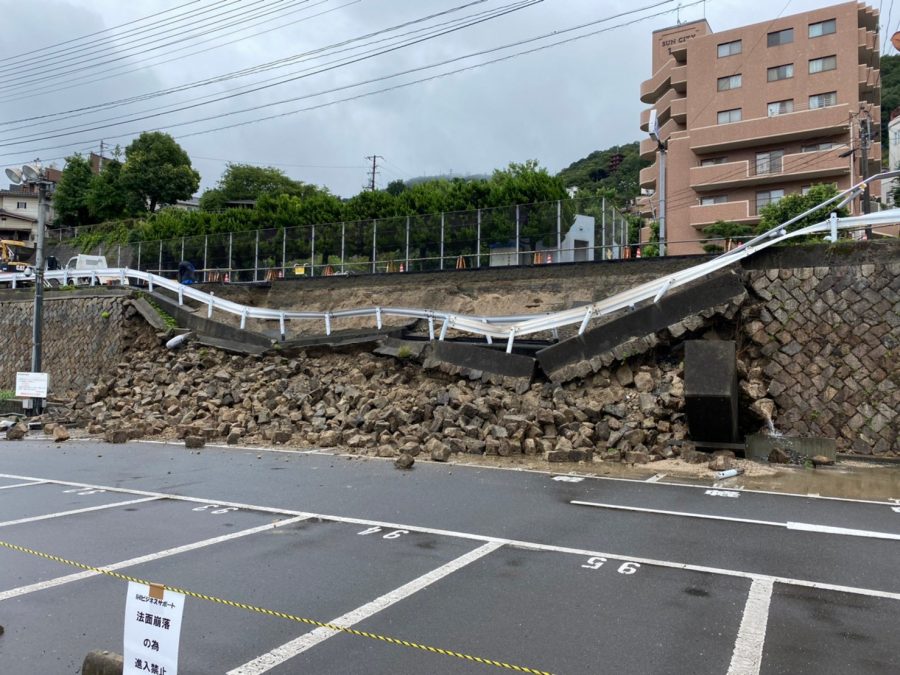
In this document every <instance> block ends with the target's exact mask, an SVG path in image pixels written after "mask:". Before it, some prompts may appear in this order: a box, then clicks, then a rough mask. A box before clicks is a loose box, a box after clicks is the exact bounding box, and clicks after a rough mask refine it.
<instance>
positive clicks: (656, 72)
mask: <svg viewBox="0 0 900 675" xmlns="http://www.w3.org/2000/svg"><path fill="white" fill-rule="evenodd" d="M652 48H653V66H652V67H653V76H652V77H651V78H650V79H649V80H646V81H645V82H643V83H642V84H641V92H640V96H641V101H642V102H643V103H646V104H648V105H649V106H650V107H649V108H648V109H646V110H644V111H643V113H642V114H641V120H640V126H641V129H642V130H644V131H645V132H646V131H647V130H648V124H649V122H650V119H651V110H654V109H655V111H656V119H657V122H658V125H659V139H660V142H661V143H663V144H665V146H666V168H667V170H666V199H665V202H666V235H667V236H666V239H667V240H668V242H669V244H668V250H667V253H668V254H669V255H677V254H686V253H699V252H701V251H702V242H700V241H699V240H700V239H701V238H702V237H703V236H704V235H703V228H704V227H707V226H709V225H711V224H713V223H715V222H716V221H718V220H725V221H731V222H737V223H744V224H748V225H753V224H757V223H758V222H759V210H760V209H761V208H762V207H763V206H765V205H766V204H768V203H771V202H773V201H777V200H779V199H781V198H782V197H783V196H785V195H787V194H791V193H795V192H802V191H804V190H807V189H809V187H810V186H812V185H815V184H817V183H834V184H837V186H838V187H839V188H846V187H849V186H850V185H851V184H852V183H853V182H855V181H858V180H859V177H860V176H861V175H862V172H863V170H865V171H867V175H872V174H874V173H877V172H878V171H880V170H881V143H880V142H878V138H879V134H878V128H879V127H878V125H879V124H880V122H881V86H880V79H879V75H880V73H879V35H878V11H877V10H876V9H874V8H872V7H868V6H866V5H864V4H862V3H857V2H848V3H843V4H839V5H833V6H831V7H825V8H822V9H817V10H813V11H810V12H804V13H802V14H795V15H793V16H786V17H781V18H777V19H772V20H769V21H765V22H762V23H757V24H753V25H750V26H744V27H741V28H735V29H732V30H728V31H723V32H719V33H714V32H713V31H712V30H711V28H710V26H709V24H708V23H707V22H706V21H705V20H701V21H695V22H693V23H686V24H681V25H678V26H673V27H671V28H666V29H663V30H658V31H655V32H654V33H653V46H652ZM867 128H868V129H870V130H871V135H870V136H869V137H870V138H871V139H872V140H871V141H870V142H869V143H868V147H867V151H868V158H869V161H868V166H867V167H863V163H862V152H861V145H860V141H861V138H860V130H861V129H862V133H863V134H865V133H866V129H867ZM659 155H660V149H659V144H658V143H657V141H655V140H653V139H650V138H647V139H646V140H644V141H642V143H641V156H642V157H643V158H645V159H649V160H651V161H653V162H654V163H653V165H651V166H649V167H647V168H646V169H644V170H643V171H642V172H641V176H640V184H641V188H642V189H643V190H644V191H645V192H646V193H647V194H649V196H648V197H645V198H644V199H642V200H640V201H639V206H640V208H641V212H642V215H644V216H646V217H648V218H657V217H658V209H659V201H660V200H659V197H660V195H659V191H658V190H657V187H658V180H659V165H660V161H659V159H660V158H659ZM877 189H878V188H877V186H876V187H875V188H873V191H872V192H873V194H878V192H877ZM858 208H859V205H858V204H857V205H854V209H858Z"/></svg>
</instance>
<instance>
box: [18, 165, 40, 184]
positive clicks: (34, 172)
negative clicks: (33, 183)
mask: <svg viewBox="0 0 900 675" xmlns="http://www.w3.org/2000/svg"><path fill="white" fill-rule="evenodd" d="M22 173H24V174H25V177H26V178H27V179H28V180H39V179H40V177H41V165H40V164H26V165H25V166H23V167H22Z"/></svg>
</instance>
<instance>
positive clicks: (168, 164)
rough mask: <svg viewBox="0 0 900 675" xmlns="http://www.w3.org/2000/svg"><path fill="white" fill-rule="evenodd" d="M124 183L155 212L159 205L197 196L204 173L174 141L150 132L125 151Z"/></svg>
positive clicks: (143, 134) (160, 133)
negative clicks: (195, 193)
mask: <svg viewBox="0 0 900 675" xmlns="http://www.w3.org/2000/svg"><path fill="white" fill-rule="evenodd" d="M121 183H122V186H123V187H124V188H125V189H126V190H128V191H129V192H131V193H132V194H134V195H136V196H138V197H139V198H140V200H141V203H142V204H145V205H146V207H145V208H146V210H147V211H149V212H150V213H153V212H155V211H156V208H157V207H158V206H161V205H163V204H172V203H174V202H175V201H177V200H179V199H188V198H189V197H190V196H191V195H193V194H194V192H196V191H197V188H199V187H200V174H199V173H197V172H196V171H195V170H194V169H193V168H192V167H191V159H190V157H188V154H187V153H186V152H185V151H184V150H183V149H182V147H181V146H180V145H178V143H176V142H175V139H174V138H172V137H171V136H170V135H169V134H164V133H162V132H159V131H148V132H144V133H142V134H141V135H140V136H138V138H137V139H135V140H134V141H132V143H131V145H129V146H128V147H127V148H125V166H124V167H123V168H122V175H121Z"/></svg>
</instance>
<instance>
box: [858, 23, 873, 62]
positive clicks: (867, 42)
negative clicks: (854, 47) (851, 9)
mask: <svg viewBox="0 0 900 675" xmlns="http://www.w3.org/2000/svg"><path fill="white" fill-rule="evenodd" d="M858 46H859V60H860V61H868V60H869V55H870V54H871V53H872V52H874V51H876V50H877V49H878V33H876V32H875V31H874V30H866V29H865V28H863V27H862V26H860V27H859V40H858Z"/></svg>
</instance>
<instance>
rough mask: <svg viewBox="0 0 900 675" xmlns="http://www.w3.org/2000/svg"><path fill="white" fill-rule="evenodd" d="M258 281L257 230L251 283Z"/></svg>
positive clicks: (257, 232)
mask: <svg viewBox="0 0 900 675" xmlns="http://www.w3.org/2000/svg"><path fill="white" fill-rule="evenodd" d="M258 280H259V230H257V231H256V248H255V249H254V251H253V281H258ZM242 327H243V326H242Z"/></svg>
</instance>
